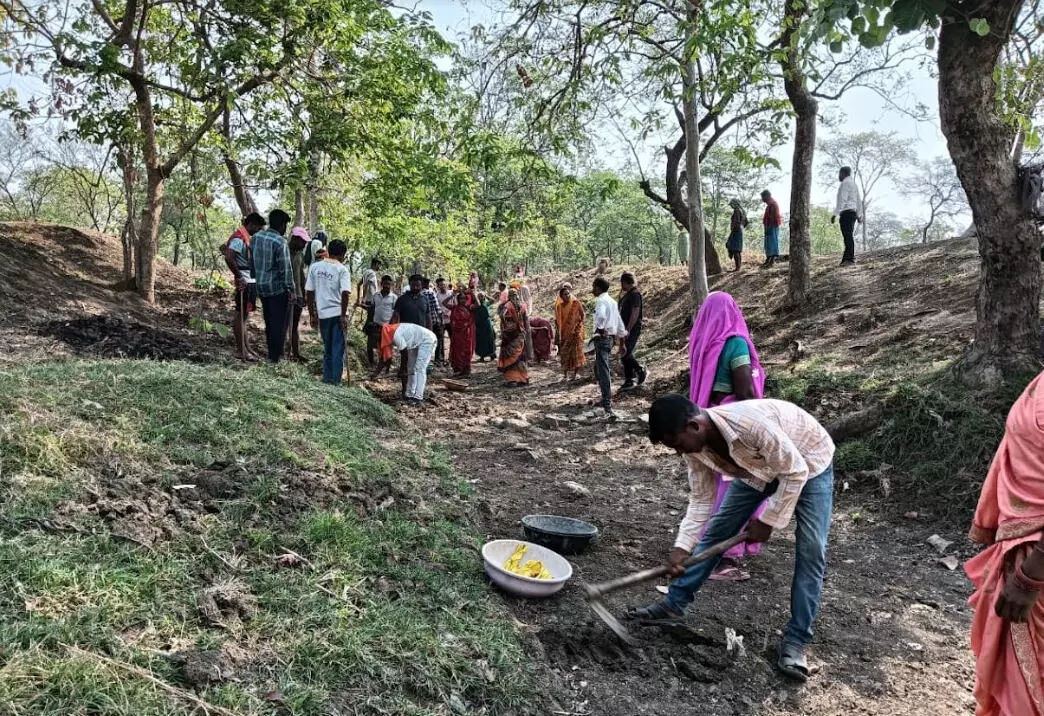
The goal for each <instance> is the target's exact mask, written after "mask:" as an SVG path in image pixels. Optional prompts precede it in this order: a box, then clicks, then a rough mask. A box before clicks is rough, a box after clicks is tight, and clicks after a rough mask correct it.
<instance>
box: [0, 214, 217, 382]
mask: <svg viewBox="0 0 1044 716" xmlns="http://www.w3.org/2000/svg"><path fill="white" fill-rule="evenodd" d="M0 257H3V261H0V301H3V303H4V305H5V306H7V307H8V308H9V309H10V308H12V307H13V308H14V310H6V311H3V312H0V346H2V347H0V364H2V363H3V362H4V361H13V360H18V361H39V360H53V359H54V358H55V357H60V356H67V355H86V356H97V357H108V358H113V357H128V358H153V359H158V360H171V359H185V360H195V361H198V362H204V361H215V360H227V359H228V357H229V352H230V351H229V346H228V344H227V343H226V342H225V341H224V340H223V339H221V338H219V337H218V336H216V335H214V334H210V335H206V334H203V333H201V332H200V331H198V330H195V329H193V328H191V327H190V325H189V321H190V320H191V319H192V318H193V317H194V316H202V317H206V318H208V319H209V320H216V321H222V322H227V321H228V318H229V317H228V314H229V313H230V306H231V298H229V297H227V296H223V295H221V294H220V292H219V293H204V292H202V291H199V290H197V289H194V288H193V285H192V274H191V272H189V271H187V270H185V269H181V268H178V267H176V266H171V265H170V264H168V263H167V262H165V261H160V262H159V263H158V265H157V282H156V283H157V305H156V306H150V305H148V304H147V303H145V302H144V301H142V300H141V299H140V298H139V297H138V296H137V294H135V293H133V292H131V291H123V290H118V289H117V284H118V283H119V281H120V271H121V265H122V253H121V248H120V243H119V240H118V239H116V238H114V237H111V236H107V235H105V234H101V233H98V232H95V231H89V230H80V229H74V228H71V227H67V226H58V225H55V224H45V223H36V222H10V223H0Z"/></svg>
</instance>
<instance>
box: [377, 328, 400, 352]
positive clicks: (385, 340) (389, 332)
mask: <svg viewBox="0 0 1044 716" xmlns="http://www.w3.org/2000/svg"><path fill="white" fill-rule="evenodd" d="M398 327H399V324H398V323H386V324H384V325H383V326H381V360H391V359H392V353H393V351H392V341H393V340H394V339H395V330H396V329H397V328H398Z"/></svg>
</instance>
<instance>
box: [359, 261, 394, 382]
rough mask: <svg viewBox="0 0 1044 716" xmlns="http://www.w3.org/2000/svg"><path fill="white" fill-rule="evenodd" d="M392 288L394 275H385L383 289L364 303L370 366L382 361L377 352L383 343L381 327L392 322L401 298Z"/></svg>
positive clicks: (367, 358)
mask: <svg viewBox="0 0 1044 716" xmlns="http://www.w3.org/2000/svg"><path fill="white" fill-rule="evenodd" d="M391 288H392V277H391V276H384V277H383V278H382V279H381V290H380V291H378V292H377V293H375V294H373V295H372V296H370V298H369V300H368V301H366V302H365V303H364V304H363V305H364V306H365V307H366V361H367V363H369V365H370V368H376V367H377V365H378V362H379V361H380V357H379V356H377V355H376V353H377V349H378V348H380V345H381V329H382V328H384V327H385V326H386V325H388V324H389V323H391V320H392V316H393V315H394V314H395V304H396V302H397V301H398V300H399V297H398V296H396V295H395V294H394V293H392V290H391Z"/></svg>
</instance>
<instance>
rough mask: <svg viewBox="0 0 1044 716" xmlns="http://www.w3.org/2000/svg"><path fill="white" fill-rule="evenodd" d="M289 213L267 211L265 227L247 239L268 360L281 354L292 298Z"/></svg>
mask: <svg viewBox="0 0 1044 716" xmlns="http://www.w3.org/2000/svg"><path fill="white" fill-rule="evenodd" d="M289 224H290V215H289V214H287V213H286V212H285V211H282V210H280V209H276V210H275V211H273V212H272V213H271V214H269V215H268V228H267V229H263V230H261V231H258V232H257V233H256V234H254V237H253V239H251V242H250V249H251V259H252V261H253V266H254V278H255V279H257V296H258V298H260V299H261V310H262V312H263V314H264V317H265V338H266V339H267V342H268V362H269V363H278V362H279V359H280V358H282V357H283V343H284V341H285V340H286V329H287V325H288V324H289V322H290V303H291V301H293V299H294V276H293V270H292V269H291V267H290V248H289V247H288V246H287V243H286V239H285V238H283V236H284V235H285V234H286V227H287V226H288V225H289Z"/></svg>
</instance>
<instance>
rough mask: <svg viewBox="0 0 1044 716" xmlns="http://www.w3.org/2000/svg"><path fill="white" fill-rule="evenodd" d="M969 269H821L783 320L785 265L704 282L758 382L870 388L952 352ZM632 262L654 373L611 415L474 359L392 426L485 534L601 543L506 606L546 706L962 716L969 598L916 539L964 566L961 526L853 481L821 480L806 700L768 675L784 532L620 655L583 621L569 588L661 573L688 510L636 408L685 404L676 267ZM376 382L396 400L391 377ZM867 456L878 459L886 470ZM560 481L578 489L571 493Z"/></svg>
mask: <svg viewBox="0 0 1044 716" xmlns="http://www.w3.org/2000/svg"><path fill="white" fill-rule="evenodd" d="M977 265H978V255H977V252H976V251H975V246H974V244H973V243H971V242H962V241H954V242H947V243H945V244H938V245H933V246H930V247H913V248H905V249H897V250H892V251H888V252H882V253H879V254H875V255H871V256H869V257H864V259H863V260H862V262H861V264H860V265H858V266H857V267H854V268H847V269H838V268H837V267H835V266H834V265H833V260H829V261H827V260H821V261H819V262H817V264H816V267H815V280H816V291H815V293H814V295H813V299H812V303H811V306H810V307H809V308H808V309H807V310H806V311H803V312H802V313H800V314H790V313H787V312H785V311H782V310H781V309H780V308H779V306H780V304H781V302H782V299H783V296H784V293H785V287H786V270H787V267H786V265H783V266H780V267H777V268H775V269H771V270H767V271H761V270H758V269H756V268H748V269H746V270H744V271H743V272H742V273H741V274H738V275H735V274H732V275H726V276H722V277H718V278H716V279H715V280H713V281H712V288H714V289H717V290H726V291H729V292H731V293H733V294H734V295H735V296H736V298H737V300H738V301H739V302H740V304H741V305H742V306H743V308H744V311H745V313H746V315H747V317H748V321H749V323H750V325H751V329H752V331H753V333H754V338H755V341H756V343H757V345H758V347H759V349H760V351H761V356H762V360H763V362H764V363H765V364H766V366H767V369H768V371H769V373H770V374H772V373H774V372H775V373H784V374H787V375H800V374H801V373H802V371H803V370H807V369H810V368H813V369H817V370H836V371H855V372H858V373H859V374H861V375H863V376H866V377H867V378H876V379H878V380H880V381H881V382H882V383H883V384H888V383H890V382H894V381H896V380H900V379H903V378H909V377H911V376H914V375H916V374H918V373H919V372H927V371H932V370H936V369H938V367H939V366H940V365H942V364H944V363H945V361H948V360H952V359H953V358H955V357H956V356H957V355H959V354H960V352H961V350H962V349H963V348H964V347H965V346H966V344H967V342H968V341H970V339H971V337H972V330H973V325H974V293H975V281H976V278H977ZM620 270H622V269H619V268H617V269H614V271H613V274H614V275H618V274H619V272H620ZM634 270H635V271H636V273H637V276H638V281H639V286H640V287H641V288H642V289H643V290H644V291H645V296H646V302H647V303H646V305H647V330H646V331H645V333H644V334H643V335H644V336H646V338H644V339H643V342H644V343H645V345H644V348H643V349H642V350H641V352H640V355H641V357H642V359H643V361H644V362H646V364H647V365H649V366H650V367H651V369H652V370H651V372H652V375H653V378H652V379H651V380H650V383H649V385H648V387H646V388H644V389H642V390H640V391H638V392H636V393H631V394H628V395H626V396H618V400H617V407H618V409H619V410H620V411H621V414H622V416H623V419H622V420H621V421H620V422H619V423H617V424H614V425H607V424H605V423H601V422H595V421H592V420H588V419H585V416H586V415H587V414H589V412H590V411H591V410H592V406H593V405H594V404H595V402H596V397H597V393H598V390H597V387H596V385H594V384H593V383H592V382H590V381H588V382H585V383H583V384H567V385H565V384H560V383H558V382H557V381H558V374H557V372H556V365H555V363H554V361H552V362H551V363H550V364H547V365H545V366H539V367H535V368H534V369H532V371H531V373H532V376H531V377H532V385H531V386H529V387H528V388H526V389H520V390H507V389H505V388H502V387H501V385H500V379H499V376H498V375H497V373H496V370H495V368H494V367H493V366H492V364H488V363H487V364H475V366H474V368H475V375H474V376H473V377H472V378H471V387H470V388H469V389H468V390H467V392H465V393H451V392H449V391H446V390H442V389H441V388H440V386H439V382H438V378H437V377H436V378H434V379H433V381H432V383H431V386H432V395H433V397H434V399H435V401H437V405H435V406H431V407H425V408H423V409H421V410H419V411H417V412H416V413H413V414H412V415H414V417H413V420H415V422H416V424H417V425H418V427H420V428H421V429H422V430H423V431H424V432H425V433H426V434H428V435H430V436H432V437H433V439H438V440H446V441H449V446H450V451H451V453H452V455H453V458H454V461H455V464H456V465H457V467H458V469H459V470H460V471H461V472H462V473H463V474H464V476H465V477H466V478H467V479H468V481H469V482H471V483H472V484H473V485H474V487H475V489H476V490H477V493H478V495H479V498H480V500H481V503H482V506H483V509H482V514H483V526H484V528H485V530H486V532H487V535H488V537H489V538H491V539H492V538H503V537H511V536H518V537H521V536H522V530H521V524H520V519H521V517H522V516H524V515H526V514H531V513H553V514H562V515H568V516H571V517H578V518H581V519H585V520H589V521H591V522H593V523H595V524H596V525H598V526H599V528H600V529H601V530H602V536H601V538H600V539H599V540H598V541H597V542H596V544H595V545H594V546H593V548H592V549H591V550H589V551H588V552H587V553H585V554H582V555H579V556H577V557H574V558H572V562H573V564H574V568H575V574H576V577H575V578H574V580H573V582H572V583H571V584H570V585H568V586H567V588H566V589H565V590H564V592H563V593H561V595H560V596H558V597H556V598H553V599H551V600H548V601H527V600H517V599H512V598H509V597H505V600H506V601H507V602H508V604H509V605H510V606H511V608H512V610H513V611H514V614H515V617H516V619H518V621H519V623H520V624H519V626H520V628H521V629H523V630H524V631H525V632H527V633H528V634H530V635H531V649H532V655H533V659H534V664H535V665H538V666H539V667H540V668H543V669H545V676H546V681H547V689H546V695H547V696H548V698H549V703H550V705H549V709H550V711H551V712H552V713H555V714H576V715H580V714H597V715H603V716H625V715H632V714H657V715H659V716H670V715H672V714H679V715H681V714H691V713H695V712H699V713H703V714H708V716H719V715H721V716H725V715H731V714H780V715H782V714H793V715H795V716H796V715H798V714H817V715H823V716H832V715H835V714H836V715H838V716H840V715H841V714H846V715H847V714H873V715H875V716H885V715H888V716H899V715H901V714H918V715H924V716H943V715H951V714H959V713H972V712H973V710H974V702H973V699H972V695H971V690H972V687H973V683H974V662H973V658H972V656H971V653H970V649H969V643H968V637H967V632H968V625H969V621H970V610H969V608H968V607H967V606H966V601H967V598H968V596H969V594H970V584H969V583H968V581H967V579H966V578H965V576H964V575H963V572H962V571H961V570H960V569H957V570H955V571H951V570H950V569H948V568H947V567H946V566H944V565H943V564H941V563H940V561H939V560H940V554H939V553H938V552H937V551H935V550H934V549H933V548H932V547H930V546H929V545H928V544H926V540H927V538H928V537H930V536H931V535H932V534H935V533H941V535H942V536H943V537H945V538H946V539H948V540H952V541H953V542H954V546H952V547H950V549H949V550H948V554H950V555H954V556H957V557H959V558H960V559H961V560H962V561H963V559H965V558H967V557H969V556H971V554H973V552H974V550H973V548H972V547H971V545H970V544H969V543H968V542H967V541H966V540H965V539H964V534H965V532H966V527H967V526H966V524H965V523H963V522H956V521H951V522H950V523H942V524H940V523H939V522H938V521H927V520H926V519H925V517H924V513H925V512H926V510H925V509H924V507H923V506H921V507H920V514H919V516H918V517H908V518H895V517H894V515H895V514H896V511H895V510H894V509H889V510H883V509H879V508H880V507H881V499H880V495H875V494H874V493H873V490H870V491H868V490H865V489H863V490H860V489H854V488H855V485H856V483H857V481H858V480H859V479H860V478H861V477H863V476H861V475H845V474H839V475H838V476H837V494H836V498H835V515H834V521H833V525H832V528H831V529H832V531H831V539H830V547H829V560H830V562H829V573H828V577H827V583H826V590H825V595H824V599H823V604H822V611H821V613H820V616H819V619H818V622H817V630H816V639H815V643H814V645H813V647H812V656H813V663H814V664H815V665H816V666H817V667H818V668H819V673H818V674H817V675H816V676H815V677H814V678H813V679H812V680H811V681H810V683H809V684H808V685H807V686H797V685H794V684H793V683H792V682H788V681H787V680H785V679H783V678H781V677H780V676H779V675H778V674H777V673H776V672H775V670H774V668H773V664H774V648H775V645H776V643H777V640H778V637H779V634H780V633H781V632H780V630H781V629H782V627H783V626H784V625H785V623H786V620H787V618H788V614H789V607H788V597H789V584H790V579H791V575H792V567H793V533H792V531H790V530H787V531H785V532H783V533H781V534H778V535H776V536H775V538H774V539H773V540H772V541H771V542H770V543H769V544H767V545H766V547H765V549H764V550H763V552H762V554H761V555H759V556H758V557H755V558H752V559H749V560H747V564H746V568H747V569H748V570H749V571H750V573H751V575H752V579H751V580H750V581H748V582H744V583H733V584H727V583H709V584H708V585H707V586H706V587H705V589H704V590H703V592H702V593H701V595H700V596H699V597H698V599H697V601H696V603H695V604H694V606H693V608H692V610H691V611H690V613H689V618H688V622H687V627H686V628H685V629H679V630H672V631H670V632H667V631H661V630H657V629H650V628H642V627H637V628H632V631H633V633H634V634H635V635H636V636H637V637H638V638H639V639H640V646H639V648H637V649H629V648H627V647H625V646H623V645H622V644H621V643H620V642H619V641H618V640H617V639H616V637H615V636H614V635H612V634H611V633H610V632H609V631H608V630H607V629H606V628H605V627H604V625H603V624H602V623H601V622H600V621H598V620H597V618H595V617H594V616H593V614H592V613H591V612H590V610H589V608H588V607H587V605H586V603H585V601H584V599H583V595H582V591H581V589H580V586H579V585H580V582H598V581H602V580H606V579H610V578H613V577H617V576H621V575H623V574H626V573H628V572H631V571H634V570H638V569H644V568H647V567H650V566H654V565H657V564H660V563H661V562H662V561H663V560H664V558H665V557H666V555H667V553H668V551H669V550H670V547H671V546H672V543H673V537H674V533H675V530H676V528H677V524H678V521H679V520H680V518H681V515H682V514H683V512H684V510H685V506H686V500H687V484H686V479H685V473H684V470H683V467H682V464H681V462H680V460H679V459H678V458H677V457H676V456H674V455H673V454H671V453H669V452H668V451H666V450H664V449H662V448H653V447H651V446H650V445H649V443H648V441H647V439H646V437H645V425H644V423H643V422H642V421H641V419H640V416H642V415H643V414H644V413H645V412H646V410H647V408H648V405H649V402H650V401H651V399H652V398H653V397H654V396H655V395H658V394H662V393H664V392H669V391H680V392H685V391H686V390H687V385H688V373H687V370H688V365H687V355H686V354H685V346H686V339H687V336H688V324H687V323H686V319H687V317H688V309H687V307H686V306H687V304H686V301H685V297H686V287H685V274H684V272H685V269H684V268H682V267H674V268H671V267H667V268H663V267H654V268H637V269H634ZM594 275H595V274H594V272H593V271H585V272H577V273H573V274H569V275H565V274H562V275H552V276H541V277H537V278H536V279H535V280H534V281H533V282H532V285H533V286H534V287H535V288H536V291H537V306H538V309H537V313H538V314H541V315H550V305H551V302H552V301H553V298H554V293H555V287H557V285H558V284H559V283H560V282H561V281H563V280H569V281H570V282H571V283H572V284H573V287H574V291H575V292H576V293H577V294H578V295H580V296H582V297H586V296H587V294H588V286H589V285H590V281H591V280H592V279H593V277H594ZM375 390H376V391H378V392H380V393H383V396H384V397H385V398H393V397H394V392H395V391H394V388H393V386H392V385H391V384H389V383H384V384H381V385H380V386H375ZM860 407H862V405H861V404H860V395H859V394H858V393H856V392H854V393H852V394H847V395H846V394H844V393H839V394H836V395H831V396H826V397H824V398H823V399H822V400H821V401H820V405H819V406H818V408H815V407H814V409H815V412H817V414H818V415H819V416H820V417H821V419H824V420H826V419H828V418H830V417H836V416H837V415H841V414H845V413H846V412H848V411H851V410H854V409H858V408H860ZM505 419H507V420H508V422H505ZM512 419H513V420H512ZM518 421H521V422H518ZM450 425H453V426H455V429H450V427H449V426H450ZM880 458H881V462H882V463H885V462H887V456H880ZM567 481H572V482H576V483H579V484H581V485H582V486H583V487H584V488H586V492H585V493H584V494H577V492H576V491H575V490H574V489H570V487H568V486H566V485H565V484H564V483H566V482H567ZM850 482H851V484H852V486H853V489H849V483H850ZM893 507H894V506H893ZM918 508H919V506H918V505H909V506H907V507H906V508H905V509H907V510H909V511H910V512H911V513H912V512H916V511H917V510H918ZM899 514H902V511H900V512H899ZM655 586H657V585H653V584H650V585H647V586H644V587H636V588H634V589H632V590H629V591H626V592H623V593H619V594H616V595H614V596H611V597H610V598H609V599H608V601H609V603H610V606H611V608H612V609H613V610H614V611H615V612H616V613H618V614H622V613H623V612H624V611H625V610H626V609H627V608H629V607H631V606H636V605H640V604H644V603H647V602H650V601H652V600H655V599H657V598H659V597H660V594H659V593H658V592H657V591H656V590H655ZM491 588H492V587H491ZM726 628H732V629H735V630H736V632H737V633H739V634H740V635H742V636H743V637H744V643H745V647H746V654H745V655H744V656H742V657H732V656H730V655H729V654H728V653H727V650H726V641H725V630H726Z"/></svg>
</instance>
